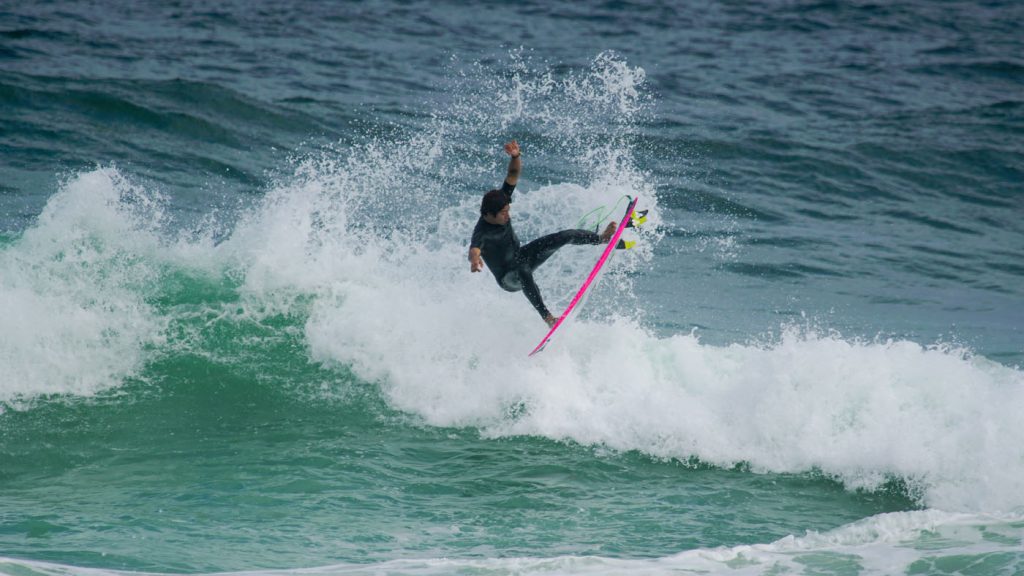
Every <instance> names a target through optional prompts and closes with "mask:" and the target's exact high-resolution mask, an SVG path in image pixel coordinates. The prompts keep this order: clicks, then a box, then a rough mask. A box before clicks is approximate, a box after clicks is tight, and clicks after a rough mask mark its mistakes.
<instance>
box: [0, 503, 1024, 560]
mask: <svg viewBox="0 0 1024 576" xmlns="http://www.w3.org/2000/svg"><path fill="white" fill-rule="evenodd" d="M1022 522H1024V517H1022V516H1019V515H996V514H978V515H974V514H951V513H947V512H940V511H936V510H926V511H918V512H898V513H891V514H880V515H878V516H873V517H871V518H866V519H863V520H860V521H858V522H854V523H852V524H848V525H846V526H842V527H839V528H837V529H835V530H831V531H828V532H823V533H818V532H807V533H806V534H804V535H790V536H786V537H785V538H782V539H779V540H777V541H775V542H769V543H763V544H745V545H741V546H734V547H724V546H723V547H718V548H698V549H694V550H685V551H682V552H679V553H678V554H673V555H671V556H664V557H661V558H626V559H623V558H608V557H601V556H556V557H552V558H537V557H511V558H485V559H458V558H429V557H428V558H411V559H401V560H392V561H388V562H381V563H376V564H336V565H332V566H321V567H316V568H292V569H282V570H259V571H244V572H232V573H226V574H233V575H236V576H357V575H361V574H381V573H386V574H403V575H409V576H432V575H448V574H473V575H480V574H485V575H493V576H504V575H508V574H544V575H548V576H552V575H561V574H577V575H578V574H587V575H613V574H642V575H662V574H705V575H707V574H714V575H729V576H760V575H762V574H834V573H837V572H838V573H843V574H845V573H851V574H862V575H864V576H889V575H891V574H907V573H912V574H917V573H928V574H930V573H958V574H979V575H981V574H986V575H987V574H1017V573H1019V572H1020V570H1021V567H1022V566H1024V553H1022V552H1021V532H1020V530H1021V523H1022ZM936 542H941V543H942V547H941V548H936V546H935V544H936ZM939 568H941V569H939ZM0 572H3V573H8V574H23V573H33V574H42V575H53V576H61V575H68V574H71V575H76V576H78V575H81V576H129V575H131V574H138V573H137V572H123V571H118V570H109V569H96V568H80V567H76V566H66V565H60V564H51V563H46V562H35V561H31V560H18V559H12V558H3V557H0ZM222 574H224V573H222Z"/></svg>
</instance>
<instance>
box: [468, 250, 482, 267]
mask: <svg viewBox="0 0 1024 576" xmlns="http://www.w3.org/2000/svg"><path fill="white" fill-rule="evenodd" d="M483 269H484V259H483V258H481V257H480V249H479V248H470V249H469V271H470V272H479V271H481V270H483Z"/></svg>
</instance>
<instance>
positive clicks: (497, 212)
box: [480, 190, 511, 224]
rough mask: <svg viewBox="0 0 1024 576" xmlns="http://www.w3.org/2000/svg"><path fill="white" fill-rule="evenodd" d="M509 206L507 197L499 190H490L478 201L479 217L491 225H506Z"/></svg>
mask: <svg viewBox="0 0 1024 576" xmlns="http://www.w3.org/2000/svg"><path fill="white" fill-rule="evenodd" d="M510 206H511V204H509V203H508V195H506V194H505V193H504V192H502V191H501V190H491V191H490V192H488V193H487V194H484V198H483V200H481V201H480V215H481V216H483V217H484V220H486V221H487V222H489V223H491V224H508V221H509V219H510V217H509V213H508V211H509V207H510Z"/></svg>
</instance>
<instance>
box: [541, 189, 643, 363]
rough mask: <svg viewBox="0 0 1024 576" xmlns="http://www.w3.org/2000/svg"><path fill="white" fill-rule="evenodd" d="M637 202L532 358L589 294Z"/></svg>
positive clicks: (627, 212) (635, 200)
mask: <svg viewBox="0 0 1024 576" xmlns="http://www.w3.org/2000/svg"><path fill="white" fill-rule="evenodd" d="M637 200H639V198H633V199H632V200H630V202H629V206H627V207H626V215H625V216H623V217H622V221H621V222H619V227H618V228H616V229H615V233H614V234H612V237H611V240H609V241H608V244H607V245H606V246H605V247H604V251H603V252H601V257H600V258H598V259H597V264H594V268H593V269H591V270H590V274H588V275H587V279H586V280H585V281H584V282H583V286H580V289H579V290H578V291H577V292H576V295H575V296H573V297H572V301H571V302H569V306H567V307H566V309H565V312H562V315H561V316H559V317H558V320H556V321H555V325H554V326H552V327H551V329H550V330H548V333H547V334H546V335H545V336H544V339H543V340H541V341H540V344H537V347H536V348H534V349H533V352H530V356H533V355H534V354H536V353H538V352H540V351H541V350H543V349H544V347H545V346H547V345H548V343H549V342H551V336H553V335H554V333H555V332H556V331H557V330H558V327H559V326H561V325H562V322H564V321H565V320H566V319H567V318H568V317H569V314H571V313H572V311H573V309H575V308H576V305H577V304H579V302H580V299H581V298H583V295H584V294H586V293H587V290H588V289H589V288H590V285H591V284H592V283H593V282H594V279H595V278H597V274H598V272H600V271H601V268H603V267H604V265H605V263H606V262H608V257H609V256H611V254H612V250H615V245H616V244H618V243H619V238H621V237H622V232H623V231H624V230H625V229H626V225H628V224H629V219H630V218H631V217H632V216H633V209H634V208H636V202H637Z"/></svg>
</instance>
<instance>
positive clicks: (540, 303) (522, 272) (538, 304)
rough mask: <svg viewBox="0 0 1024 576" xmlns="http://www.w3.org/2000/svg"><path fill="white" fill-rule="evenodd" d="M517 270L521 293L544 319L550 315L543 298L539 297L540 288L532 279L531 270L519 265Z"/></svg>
mask: <svg viewBox="0 0 1024 576" xmlns="http://www.w3.org/2000/svg"><path fill="white" fill-rule="evenodd" d="M517 272H518V273H519V282H520V284H521V285H522V287H523V294H525V295H526V299H527V300H529V301H530V304H532V305H533V307H534V309H535V310H537V312H538V313H539V314H540V317H541V318H545V319H546V318H547V317H548V316H551V312H549V311H548V307H547V306H545V305H544V299H543V298H541V297H540V288H537V283H536V282H534V281H533V271H532V270H530V269H529V268H527V267H526V266H520V267H519V268H518V270H517Z"/></svg>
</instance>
